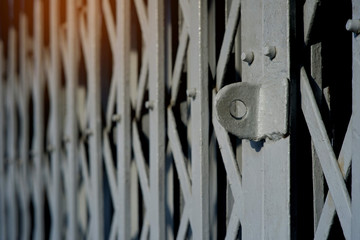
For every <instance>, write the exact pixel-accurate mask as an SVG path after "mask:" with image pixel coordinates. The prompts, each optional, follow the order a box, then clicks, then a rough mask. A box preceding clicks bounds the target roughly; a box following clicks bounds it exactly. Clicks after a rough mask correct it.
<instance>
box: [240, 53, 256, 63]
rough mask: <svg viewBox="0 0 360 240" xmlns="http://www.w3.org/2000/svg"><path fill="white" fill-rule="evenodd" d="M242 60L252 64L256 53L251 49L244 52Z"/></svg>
mask: <svg viewBox="0 0 360 240" xmlns="http://www.w3.org/2000/svg"><path fill="white" fill-rule="evenodd" d="M241 60H242V61H244V62H247V63H248V64H251V63H252V62H253V61H254V53H253V52H251V51H249V52H243V53H242V54H241Z"/></svg>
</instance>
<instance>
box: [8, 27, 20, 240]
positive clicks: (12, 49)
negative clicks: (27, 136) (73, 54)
mask: <svg viewBox="0 0 360 240" xmlns="http://www.w3.org/2000/svg"><path fill="white" fill-rule="evenodd" d="M16 35H17V34H16V30H15V28H14V27H13V26H11V27H10V29H9V39H8V41H9V42H8V44H9V48H8V65H7V67H8V68H7V92H6V95H7V96H6V99H7V107H8V113H9V115H8V122H7V128H8V131H7V149H8V159H7V164H8V169H7V175H8V176H7V177H8V184H7V187H8V189H7V190H8V198H9V199H8V204H9V216H8V218H9V235H8V238H10V239H16V238H17V234H18V228H17V226H18V209H17V204H16V190H17V189H16V179H17V178H16V166H17V158H18V155H17V149H16V146H17V139H16V138H17V133H18V129H17V118H16V98H15V96H16V86H17V83H16V81H17V79H16V62H17V59H16V52H17V51H16V42H17V36H16Z"/></svg>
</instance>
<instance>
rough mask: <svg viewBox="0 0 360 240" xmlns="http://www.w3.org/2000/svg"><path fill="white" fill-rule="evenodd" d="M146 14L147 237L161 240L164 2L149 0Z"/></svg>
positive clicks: (163, 223) (163, 213)
mask: <svg viewBox="0 0 360 240" xmlns="http://www.w3.org/2000/svg"><path fill="white" fill-rule="evenodd" d="M148 4H149V6H148V16H149V18H148V19H149V27H150V28H151V29H149V30H151V31H149V33H150V34H149V35H148V36H149V43H150V44H149V49H148V51H149V53H150V54H149V56H151V60H150V61H149V99H150V101H152V103H153V108H152V109H151V111H150V120H149V121H150V122H149V126H150V189H151V209H148V211H149V213H150V215H149V216H151V221H150V226H151V228H150V238H151V239H153V240H155V239H159V240H161V239H165V101H164V96H165V95H164V94H165V69H164V67H165V64H164V61H165V53H164V43H165V42H164V25H165V24H164V21H165V16H164V14H165V12H164V10H165V9H164V1H162V0H150V1H149V3H148Z"/></svg>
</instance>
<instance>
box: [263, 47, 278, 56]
mask: <svg viewBox="0 0 360 240" xmlns="http://www.w3.org/2000/svg"><path fill="white" fill-rule="evenodd" d="M264 55H265V56H268V57H269V58H270V59H273V58H274V57H275V56H276V48H275V47H274V46H265V47H264Z"/></svg>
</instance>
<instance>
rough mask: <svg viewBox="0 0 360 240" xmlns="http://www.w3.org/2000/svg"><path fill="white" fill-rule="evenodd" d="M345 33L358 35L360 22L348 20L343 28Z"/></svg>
mask: <svg viewBox="0 0 360 240" xmlns="http://www.w3.org/2000/svg"><path fill="white" fill-rule="evenodd" d="M345 28H346V30H347V31H350V32H353V33H356V34H358V33H360V20H353V19H349V20H348V21H347V23H346V26H345Z"/></svg>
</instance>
